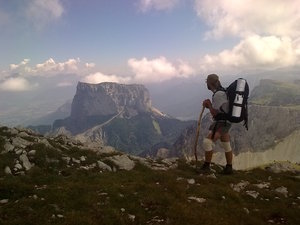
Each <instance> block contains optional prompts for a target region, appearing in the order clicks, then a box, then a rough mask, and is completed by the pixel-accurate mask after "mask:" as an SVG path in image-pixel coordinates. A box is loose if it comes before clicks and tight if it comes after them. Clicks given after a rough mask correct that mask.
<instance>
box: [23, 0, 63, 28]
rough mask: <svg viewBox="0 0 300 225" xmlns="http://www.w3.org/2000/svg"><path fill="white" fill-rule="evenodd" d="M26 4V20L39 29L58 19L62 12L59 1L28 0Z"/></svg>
mask: <svg viewBox="0 0 300 225" xmlns="http://www.w3.org/2000/svg"><path fill="white" fill-rule="evenodd" d="M28 2H29V3H28V6H27V9H26V15H27V18H28V19H29V20H30V21H31V22H32V23H33V24H34V25H35V26H36V27H37V28H39V29H40V28H42V27H44V26H45V25H47V24H48V23H50V22H51V21H54V20H57V19H59V18H60V17H61V16H62V14H63V12H64V8H63V5H62V2H61V0H29V1H28Z"/></svg>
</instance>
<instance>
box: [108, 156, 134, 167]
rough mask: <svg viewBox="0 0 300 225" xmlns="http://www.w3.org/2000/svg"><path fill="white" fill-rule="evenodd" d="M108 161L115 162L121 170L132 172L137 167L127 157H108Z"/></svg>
mask: <svg viewBox="0 0 300 225" xmlns="http://www.w3.org/2000/svg"><path fill="white" fill-rule="evenodd" d="M107 159H108V160H110V161H111V162H113V163H114V164H115V165H116V166H118V167H119V169H121V170H132V169H133V168H134V166H135V162H134V161H132V160H131V159H129V158H128V156H127V155H115V156H112V157H108V158H107Z"/></svg>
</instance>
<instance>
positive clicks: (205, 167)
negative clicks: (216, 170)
mask: <svg viewBox="0 0 300 225" xmlns="http://www.w3.org/2000/svg"><path fill="white" fill-rule="evenodd" d="M209 172H210V163H209V162H204V164H203V165H202V167H201V168H200V173H209Z"/></svg>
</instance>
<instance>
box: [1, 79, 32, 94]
mask: <svg viewBox="0 0 300 225" xmlns="http://www.w3.org/2000/svg"><path fill="white" fill-rule="evenodd" d="M36 86H37V84H34V85H32V84H30V83H29V82H28V81H27V80H26V79H25V78H23V77H16V78H8V79H7V80H5V81H3V82H2V83H0V90H2V91H11V92H20V91H29V90H31V89H32V88H34V87H36Z"/></svg>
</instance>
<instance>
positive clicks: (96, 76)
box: [82, 72, 130, 84]
mask: <svg viewBox="0 0 300 225" xmlns="http://www.w3.org/2000/svg"><path fill="white" fill-rule="evenodd" d="M129 80H130V78H129V77H120V76H116V75H106V74H103V73H101V72H97V73H93V74H90V75H88V76H86V77H84V78H83V80H82V81H83V82H86V83H90V84H98V83H102V82H116V83H128V82H129Z"/></svg>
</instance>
